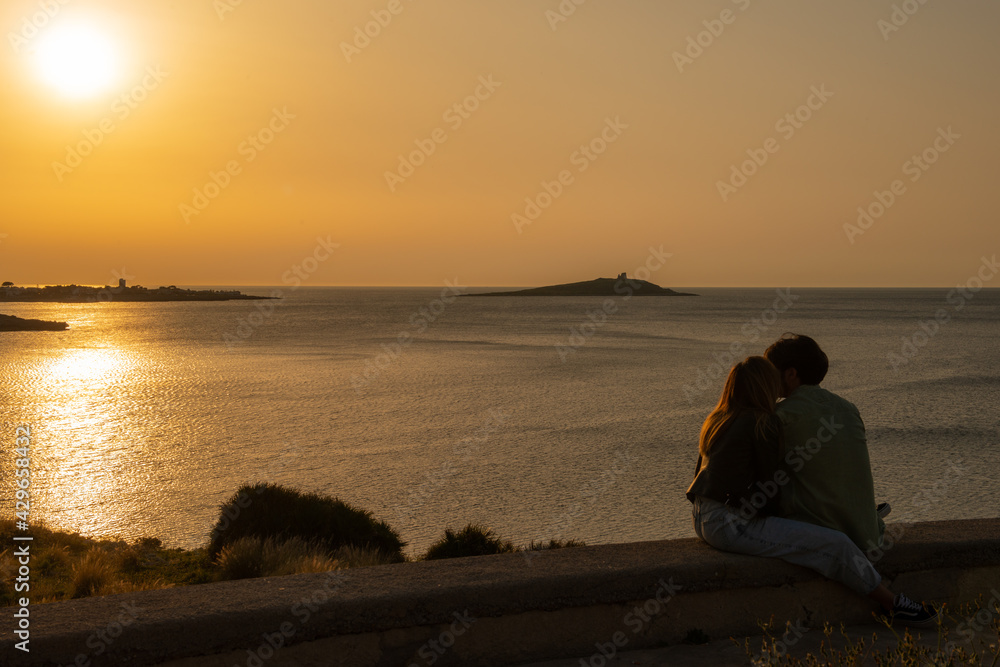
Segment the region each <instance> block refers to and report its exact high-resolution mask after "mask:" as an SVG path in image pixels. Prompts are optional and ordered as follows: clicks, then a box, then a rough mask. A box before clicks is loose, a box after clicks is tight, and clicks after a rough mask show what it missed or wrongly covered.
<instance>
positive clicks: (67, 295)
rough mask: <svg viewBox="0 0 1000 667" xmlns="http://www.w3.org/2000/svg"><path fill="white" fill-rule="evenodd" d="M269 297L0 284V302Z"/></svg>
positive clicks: (233, 292)
mask: <svg viewBox="0 0 1000 667" xmlns="http://www.w3.org/2000/svg"><path fill="white" fill-rule="evenodd" d="M275 298H277V297H273V296H252V295H249V294H243V293H242V292H240V291H238V290H190V289H181V288H178V287H176V286H175V285H170V286H169V287H159V288H157V289H148V288H146V287H143V286H141V285H132V286H128V285H126V284H125V279H124V278H123V279H120V280H119V281H118V286H117V287H111V286H110V285H105V286H104V287H90V286H86V285H48V286H46V287H18V286H16V285H14V284H13V283H11V282H5V283H3V285H2V286H0V302H4V301H12V302H40V301H42V302H50V303H98V302H106V301H234V300H238V299H244V300H245V299H275Z"/></svg>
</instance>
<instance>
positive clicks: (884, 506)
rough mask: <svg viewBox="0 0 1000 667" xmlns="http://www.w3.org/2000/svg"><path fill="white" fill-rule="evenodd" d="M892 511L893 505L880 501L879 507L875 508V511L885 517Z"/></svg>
mask: <svg viewBox="0 0 1000 667" xmlns="http://www.w3.org/2000/svg"><path fill="white" fill-rule="evenodd" d="M891 511H892V506H891V505H890V504H889V503H879V504H878V507H876V508H875V513H876V514H878V515H879V516H880V517H881V518H883V519H884V518H886V517H887V516H889V512H891Z"/></svg>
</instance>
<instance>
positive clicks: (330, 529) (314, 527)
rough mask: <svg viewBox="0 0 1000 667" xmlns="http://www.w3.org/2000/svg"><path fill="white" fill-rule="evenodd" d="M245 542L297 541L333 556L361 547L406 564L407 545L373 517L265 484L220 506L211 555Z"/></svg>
mask: <svg viewBox="0 0 1000 667" xmlns="http://www.w3.org/2000/svg"><path fill="white" fill-rule="evenodd" d="M245 537H255V538H258V539H260V540H267V539H271V540H273V541H274V542H275V543H278V542H286V541H288V540H290V539H292V538H299V539H301V540H303V541H305V542H308V543H309V544H313V545H316V546H319V547H322V548H324V549H326V550H327V551H328V552H330V553H331V554H332V553H333V552H335V551H337V550H338V549H340V548H341V547H344V546H353V547H361V548H364V549H371V550H376V551H380V552H382V553H384V554H385V555H386V558H387V559H388V560H389V561H391V562H400V561H403V560H404V557H403V547H404V546H405V545H406V543H405V542H403V540H401V539H400V537H399V533H397V532H396V531H395V530H393V529H392V528H391V527H390V526H389V525H388V524H387V523H385V522H384V521H379V520H377V519H375V518H374V517H373V516H372V514H371V512H367V511H365V510H360V509H357V508H354V507H351V506H350V505H348V504H347V503H345V502H342V501H340V500H338V499H337V498H332V497H330V496H321V495H319V494H316V493H304V492H301V491H297V490H295V489H288V488H285V487H282V486H279V485H277V484H266V483H263V482H261V483H257V484H243V485H241V486H240V488H239V489H237V490H236V493H234V494H233V496H232V497H231V498H230V499H229V500H227V501H226V502H225V503H224V504H223V505H222V508H221V511H220V512H219V519H218V521H216V523H215V526H214V527H213V528H212V534H211V537H210V538H209V545H208V552H209V555H210V556H211V557H212V558H213V559H214V558H216V557H217V556H218V555H219V553H220V552H221V551H222V549H223V548H224V547H225V546H227V545H229V544H232V543H234V542H236V541H237V540H240V539H242V538H245Z"/></svg>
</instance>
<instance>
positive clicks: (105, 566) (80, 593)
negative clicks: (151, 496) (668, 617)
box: [0, 483, 583, 606]
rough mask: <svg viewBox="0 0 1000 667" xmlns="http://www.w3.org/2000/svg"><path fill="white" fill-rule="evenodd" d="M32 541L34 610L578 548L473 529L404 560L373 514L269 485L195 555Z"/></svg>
mask: <svg viewBox="0 0 1000 667" xmlns="http://www.w3.org/2000/svg"><path fill="white" fill-rule="evenodd" d="M15 534H21V533H19V532H18V531H16V530H15V524H14V521H13V520H0V543H2V544H14V542H13V537H14V535H15ZM31 535H32V537H33V538H34V540H33V541H32V543H31V544H32V546H31V549H32V557H31V578H30V586H31V589H30V591H29V592H28V595H30V598H31V600H32V602H33V603H45V602H55V601H58V600H69V599H74V598H81V597H89V596H93V595H111V594H115V593H127V592H132V591H141V590H152V589H157V588H170V587H173V586H186V585H192V584H203V583H209V582H213V581H226V580H231V579H247V578H253V577H273V576H281V575H285V574H300V573H304V572H325V571H329V570H335V569H344V568H355V567H371V566H375V565H387V564H391V563H399V562H403V561H407V560H425V559H426V560H432V559H440V558H460V557H464V556H477V555H484V554H492V553H510V552H514V551H521V550H538V549H556V548H562V547H572V546H580V545H582V544H583V543H582V542H577V541H574V540H550V541H549V542H538V543H536V542H532V543H531V544H529V545H528V546H526V547H517V546H515V545H514V544H513V543H512V542H510V541H509V540H503V539H501V538H500V537H498V536H497V535H496V533H495V532H494V531H493V530H492V529H490V528H487V527H484V526H478V525H473V524H469V525H468V526H466V527H465V528H464V529H462V530H460V531H454V530H451V529H447V530H445V532H444V535H443V536H442V537H441V538H440V539H439V540H438V541H437V542H436V543H435V544H434V545H432V546H431V548H430V549H429V550H428V552H427V553H426V554H423V555H420V556H416V557H407V556H406V555H404V554H403V547H405V545H406V543H405V542H404V541H403V540H402V539H401V538H400V536H399V533H398V532H397V531H396V530H395V529H393V528H392V527H391V526H389V525H388V524H387V523H385V522H384V521H380V520H378V519H376V518H375V517H374V516H372V514H371V512H368V511H365V510H362V509H358V508H355V507H353V506H351V505H349V504H348V503H345V502H343V501H341V500H339V499H337V498H334V497H331V496H324V495H320V494H316V493H308V492H303V491H299V490H296V489H291V488H287V487H284V486H280V485H277V484H267V483H254V484H243V485H241V486H240V487H239V488H238V489H237V490H236V492H235V493H234V494H233V495H232V496H231V497H230V498H229V499H228V500H227V501H226V502H225V503H223V504H222V506H221V507H220V509H219V516H218V518H217V519H216V521H215V523H214V524H213V526H212V528H211V533H210V535H209V539H208V541H207V543H206V544H205V545H204V546H202V547H199V548H195V549H168V548H164V547H163V545H162V543H161V542H160V540H159V539H157V538H153V537H146V538H142V539H138V540H134V541H132V542H126V541H125V540H113V539H112V540H108V539H105V540H98V539H93V538H89V537H84V536H81V535H79V534H77V533H68V532H64V531H58V530H50V529H49V528H47V527H45V526H44V525H41V524H35V525H33V526H32V528H31ZM18 566H19V564H18V562H17V559H16V557H15V556H14V553H13V550H12V549H10V548H8V549H6V550H4V551H0V606H9V605H13V604H15V602H16V600H17V598H19V597H24V596H25V592H23V591H17V590H15V585H16V576H17V574H16V573H17V570H18Z"/></svg>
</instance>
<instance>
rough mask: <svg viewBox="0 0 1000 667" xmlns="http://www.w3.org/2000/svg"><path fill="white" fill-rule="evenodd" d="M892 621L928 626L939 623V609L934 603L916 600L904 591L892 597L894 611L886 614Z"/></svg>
mask: <svg viewBox="0 0 1000 667" xmlns="http://www.w3.org/2000/svg"><path fill="white" fill-rule="evenodd" d="M886 616H888V619H889V622H890V623H896V622H899V623H902V624H903V625H917V626H927V625H934V624H935V623H937V618H938V610H937V609H935V608H934V606H933V605H929V604H920V603H919V602H914V601H913V600H911V599H910V598H908V597H906V596H905V595H903V594H902V593H896V597H894V598H893V599H892V611H891V612H889V613H888V614H886Z"/></svg>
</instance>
